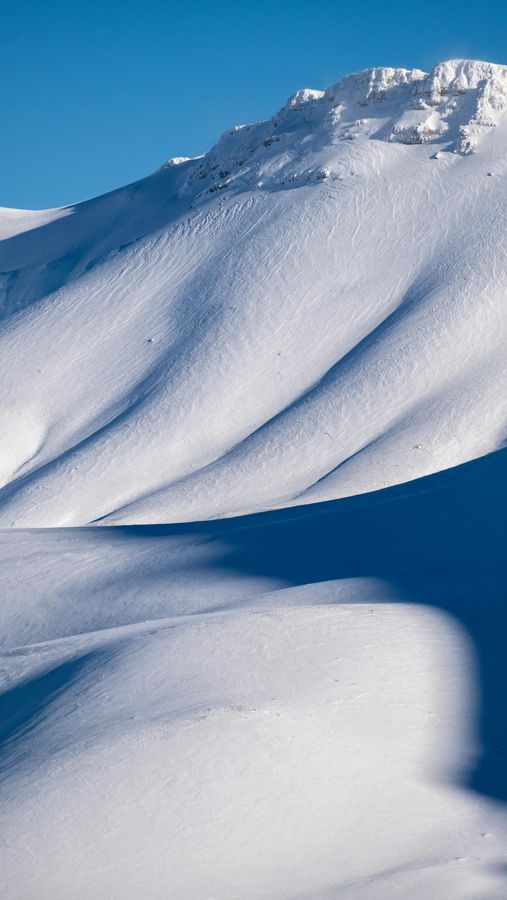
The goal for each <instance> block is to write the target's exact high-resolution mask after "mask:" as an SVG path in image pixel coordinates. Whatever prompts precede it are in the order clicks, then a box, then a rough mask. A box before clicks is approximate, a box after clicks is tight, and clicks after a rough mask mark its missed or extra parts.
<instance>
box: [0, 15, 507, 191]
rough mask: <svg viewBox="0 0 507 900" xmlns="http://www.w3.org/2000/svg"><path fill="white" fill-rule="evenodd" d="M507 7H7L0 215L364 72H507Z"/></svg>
mask: <svg viewBox="0 0 507 900" xmlns="http://www.w3.org/2000/svg"><path fill="white" fill-rule="evenodd" d="M506 7H507V4H506V2H505V0H489V3H478V2H471V0H462V2H454V0H451V2H446V0H441V2H435V0H420V2H416V3H414V2H411V0H384V2H378V0H364V2H361V0H356V2H353V0H350V2H342V0H292V2H289V0H277V2H276V0H273V2H267V0H256V2H251V0H250V2H242V0H236V2H229V0H214V2H212V0H174V2H157V0H144V2H138V0H124V2H121V3H120V2H116V0H101V2H98V0H87V2H81V0H74V2H72V0H65V2H63V0H62V2H55V0H46V2H35V0H32V2H24V0H18V2H14V0H13V2H12V3H9V4H7V3H3V4H2V7H1V23H2V49H1V53H0V71H1V77H0V92H1V111H2V117H1V118H2V137H1V141H0V205H1V206H19V207H32V208H39V207H45V206H59V205H63V204H65V203H70V202H73V201H77V200H81V199H84V198H86V197H90V196H93V195H96V194H99V193H103V192H104V191H107V190H111V189H112V188H114V187H118V186H120V185H121V184H124V183H127V182H129V181H133V180H135V179H137V178H140V177H142V176H143V175H146V174H148V173H149V172H150V171H152V170H153V169H155V168H156V167H157V166H158V165H159V164H160V163H162V162H163V160H164V159H166V158H167V157H169V156H179V155H182V156H193V155H196V154H198V153H201V152H203V151H205V150H206V149H208V148H209V147H210V146H211V145H212V144H213V143H214V142H215V141H216V140H217V138H218V137H219V135H220V134H221V132H222V131H224V130H225V128H227V127H229V126H230V125H233V124H235V123H238V122H248V121H254V120H257V119H261V118H265V117H267V116H270V115H272V114H273V113H274V112H275V111H276V109H277V108H278V107H279V106H280V105H281V104H282V103H283V102H284V101H285V99H286V98H287V97H288V96H289V94H291V93H292V92H293V91H294V90H297V89H298V88H300V87H315V88H324V87H327V86H328V85H329V84H331V83H333V82H334V81H337V80H338V79H339V78H340V77H341V76H342V75H344V74H346V73H348V72H352V71H357V70H358V69H362V68H366V67H368V66H373V65H392V66H407V67H413V66H417V67H419V68H423V69H427V68H430V67H431V66H432V65H433V64H434V63H435V62H438V61H439V60H440V59H444V58H448V57H452V56H468V57H475V58H481V59H488V60H491V61H493V62H503V63H507V9H506Z"/></svg>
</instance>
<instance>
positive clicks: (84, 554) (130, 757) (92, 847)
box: [0, 453, 507, 900]
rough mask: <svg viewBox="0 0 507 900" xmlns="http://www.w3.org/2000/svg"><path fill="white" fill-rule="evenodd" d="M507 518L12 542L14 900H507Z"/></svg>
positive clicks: (373, 520) (393, 518) (488, 499)
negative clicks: (506, 896)
mask: <svg viewBox="0 0 507 900" xmlns="http://www.w3.org/2000/svg"><path fill="white" fill-rule="evenodd" d="M506 500H507V481H506V478H505V453H498V454H493V455H491V456H488V457H486V458H483V459H481V460H479V461H476V462H474V463H471V464H468V465H467V466H463V467H460V468H458V469H455V470H452V472H449V473H448V472H445V473H441V474H440V475H435V476H430V477H429V478H426V479H421V480H420V481H417V482H414V483H413V484H412V485H403V486H401V487H398V488H391V489H389V490H387V491H381V492H379V493H377V494H372V495H366V496H363V497H354V498H350V499H349V500H342V501H332V502H331V503H328V504H317V505H314V506H307V507H300V508H299V509H297V510H282V511H279V512H271V513H266V514H264V515H262V516H260V517H259V516H247V517H244V518H242V519H239V520H234V519H229V520H222V521H215V522H209V523H193V524H190V525H172V526H161V527H159V528H153V527H147V528H143V527H141V528H139V527H137V528H132V527H126V528H125V527H123V528H83V529H74V528H71V529H39V530H37V529H34V530H26V531H23V530H15V529H14V530H6V531H4V532H3V533H2V534H1V537H0V558H1V562H2V570H3V571H4V572H5V576H4V584H3V603H2V607H1V610H0V617H1V618H0V621H1V629H0V632H1V634H2V641H3V647H2V650H1V672H2V675H1V678H2V694H1V695H0V703H1V706H2V723H3V725H2V728H3V731H2V735H1V738H2V741H1V747H2V756H1V760H2V776H3V797H4V800H3V803H2V812H1V828H0V833H1V835H2V847H3V849H2V858H3V864H2V882H3V892H4V896H6V897H8V898H9V900H15V898H22V900H31V898H34V900H35V898H37V900H40V898H46V897H47V898H51V900H59V898H62V900H63V898H68V897H72V898H87V897H90V896H111V897H121V898H129V897H132V898H134V897H138V896H140V895H143V896H149V897H153V898H158V897H160V898H162V897H166V896H168V895H169V896H175V897H185V898H187V897H188V898H192V900H194V898H195V900H207V898H210V897H217V898H224V900H225V898H228V897H241V898H252V900H253V898H260V897H262V898H273V900H278V898H296V897H297V898H303V897H305V898H310V897H311V898H328V897H329V898H331V897H333V898H334V897H347V898H348V897H350V896H353V897H360V898H368V900H383V898H386V900H387V898H391V897H403V898H404V897H406V896H414V897H416V898H421V900H426V898H427V897H442V898H444V897H445V898H449V900H454V898H456V900H457V898H460V900H461V898H470V900H477V898H479V897H480V898H491V900H494V898H498V897H500V896H503V893H504V888H505V883H504V875H503V859H504V848H505V840H506V838H507V818H506V814H505V812H504V809H503V806H502V804H501V803H500V801H505V799H506V797H507V779H506V777H505V769H504V753H505V744H506V738H507V734H506V729H505V719H504V717H503V714H502V712H501V704H500V708H499V701H500V699H501V691H502V685H503V684H504V683H505V675H506V671H505V668H506V661H505V653H504V641H505V633H506V620H505V604H504V597H505V581H506V571H505V554H504V529H503V527H502V522H503V515H504V509H505V502H506ZM27 841H28V846H29V851H30V852H29V854H27Z"/></svg>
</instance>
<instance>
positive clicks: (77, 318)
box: [0, 61, 507, 527]
mask: <svg viewBox="0 0 507 900" xmlns="http://www.w3.org/2000/svg"><path fill="white" fill-rule="evenodd" d="M506 139H507V68H503V67H501V66H495V65H489V64H486V63H480V62H469V61H465V62H463V61H450V62H447V63H443V64H441V65H439V66H437V67H436V68H435V69H434V71H433V72H432V73H431V74H430V75H428V76H425V75H424V74H423V73H422V72H420V71H417V70H413V71H405V70H397V69H372V70H370V71H367V72H363V73H360V74H359V75H352V76H350V77H348V78H345V79H344V80H343V81H341V82H339V83H338V84H337V85H335V86H334V87H332V88H330V89H329V90H328V91H326V92H325V93H322V92H319V91H300V92H298V93H297V94H295V95H294V97H292V98H291V99H290V100H289V101H288V103H287V105H286V106H285V107H284V108H283V109H282V110H280V112H279V113H278V114H277V115H276V116H275V117H274V118H273V119H272V120H270V121H267V122H261V123H258V124H256V125H247V126H243V127H236V128H234V129H232V131H230V132H228V133H226V134H225V135H224V136H223V138H222V139H221V140H220V141H219V143H218V144H217V146H216V147H214V148H213V149H212V150H211V151H210V152H209V153H208V154H206V155H205V156H204V157H201V158H198V159H193V160H184V159H183V160H181V159H177V160H173V161H170V162H169V163H168V164H167V165H166V166H164V167H163V168H162V170H161V171H160V172H157V173H156V174H155V175H152V176H151V177H149V178H146V179H145V180H144V181H141V182H139V183H137V184H133V185H130V186H128V187H126V188H123V189H121V190H119V191H116V192H114V193H112V194H109V195H107V196H104V197H100V198H99V199H97V200H91V201H89V202H86V203H82V204H79V205H78V206H76V207H70V208H67V209H60V210H50V211H46V212H36V213H29V212H23V211H12V210H5V211H4V212H3V214H2V216H1V225H0V228H1V233H2V237H3V239H2V241H1V243H0V270H1V272H2V275H1V281H0V296H1V305H0V308H1V312H2V317H3V319H2V323H1V332H0V365H1V368H2V386H3V396H4V403H3V407H2V420H1V423H0V426H1V427H0V434H1V436H2V437H1V440H2V447H1V454H0V477H1V483H2V485H3V487H2V489H1V491H0V524H1V525H2V526H3V527H11V526H18V527H21V526H22V527H25V526H58V525H83V524H89V523H91V522H96V521H99V520H100V521H101V522H104V523H107V524H111V523H142V522H167V521H186V520H187V521H189V520H194V519H198V518H199V519H203V518H211V517H216V516H224V515H225V516H226V515H231V514H238V513H245V512H252V511H255V510H259V509H265V508H270V507H277V506H281V505H287V504H289V503H306V502H313V501H316V500H327V499H331V498H336V497H341V496H346V495H351V494H356V493H359V492H365V491H369V490H372V489H377V488H380V487H384V486H387V485H390V484H395V483H400V482H403V481H407V480H409V479H413V478H416V477H419V476H421V475H425V474H428V473H430V472H434V471H437V470H441V469H445V468H447V467H449V466H454V465H457V464H459V463H462V462H465V461H467V460H469V459H472V458H474V457H477V456H479V455H482V454H485V453H488V452H491V451H493V450H495V449H498V448H499V447H501V446H502V445H503V442H504V440H505V434H506V421H507V394H506V392H505V390H504V387H503V385H504V384H505V376H506V369H507V355H506V353H505V342H506V337H507V312H506V305H505V298H504V283H505V278H506V275H507V251H506V246H505V237H504V235H505V231H506V226H507V202H506V200H507V194H506V187H505V185H506V181H505V177H504V176H505V170H506V167H507V161H506V159H505V153H504V147H505V141H506Z"/></svg>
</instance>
